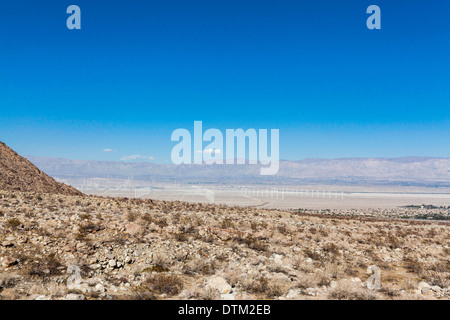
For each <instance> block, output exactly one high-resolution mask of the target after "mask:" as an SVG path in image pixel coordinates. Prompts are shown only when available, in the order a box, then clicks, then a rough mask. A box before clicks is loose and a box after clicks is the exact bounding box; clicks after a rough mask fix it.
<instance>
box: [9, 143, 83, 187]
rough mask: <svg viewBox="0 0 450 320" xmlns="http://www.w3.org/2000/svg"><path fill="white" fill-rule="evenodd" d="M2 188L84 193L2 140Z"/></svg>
mask: <svg viewBox="0 0 450 320" xmlns="http://www.w3.org/2000/svg"><path fill="white" fill-rule="evenodd" d="M0 190H7V191H22V192H38V193H54V194H64V195H82V193H81V192H79V191H78V190H76V189H75V188H73V187H70V186H68V185H65V184H63V183H59V182H57V181H55V180H54V179H53V178H51V177H49V176H48V175H46V174H45V173H44V172H42V171H41V170H39V169H38V168H37V167H36V166H35V165H33V164H32V163H31V162H30V161H28V160H27V159H25V158H23V157H21V156H20V155H18V154H17V153H16V152H14V151H13V150H12V149H11V148H9V147H8V146H7V145H5V144H4V143H3V142H0Z"/></svg>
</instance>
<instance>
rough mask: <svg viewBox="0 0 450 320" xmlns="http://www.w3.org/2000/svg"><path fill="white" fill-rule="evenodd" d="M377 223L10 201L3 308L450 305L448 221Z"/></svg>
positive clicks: (2, 243)
mask: <svg viewBox="0 0 450 320" xmlns="http://www.w3.org/2000/svg"><path fill="white" fill-rule="evenodd" d="M378 214H379V212H375V211H371V210H365V211H363V210H360V211H359V212H354V213H353V214H352V216H349V213H348V212H340V211H329V212H327V214H326V215H319V214H317V213H314V212H309V211H302V212H294V211H290V212H289V211H281V210H264V209H258V208H243V207H226V206H215V205H209V204H189V203H183V202H165V201H155V200H141V199H126V198H101V197H94V196H84V197H79V196H64V195H63V196H61V195H54V194H45V195H40V194H36V193H21V192H10V191H8V192H6V191H0V300H18V299H35V300H49V299H52V300H63V299H66V300H73V299H81V300H84V299H88V300H97V299H102V300H103V299H140V300H142V299H196V300H199V299H224V300H225V299H227V300H233V299H236V300H239V299H279V300H291V299H299V300H303V299H358V300H363V299H402V300H403V299H450V260H449V257H450V243H449V240H448V239H450V229H449V225H448V224H447V223H445V222H437V221H418V220H417V216H424V215H425V216H435V215H442V214H443V212H441V210H440V209H425V208H417V209H414V208H403V209H401V210H399V211H398V212H397V214H398V216H402V217H403V216H406V217H411V219H404V220H400V219H387V218H375V217H374V216H377V215H378ZM384 214H385V216H392V217H395V212H394V211H391V212H384ZM370 216H372V217H370ZM414 217H416V218H414ZM368 270H369V271H370V273H368ZM374 270H375V271H376V270H379V271H380V272H381V274H380V273H378V274H379V275H380V278H379V279H380V289H376V288H373V287H369V285H368V282H367V280H368V279H369V277H370V276H371V274H372V273H373V271H374Z"/></svg>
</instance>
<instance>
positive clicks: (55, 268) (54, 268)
mask: <svg viewBox="0 0 450 320" xmlns="http://www.w3.org/2000/svg"><path fill="white" fill-rule="evenodd" d="M27 269H28V274H29V275H30V276H32V277H38V278H41V279H42V280H44V281H45V280H48V278H50V277H52V276H57V275H61V274H62V271H63V269H64V268H63V265H62V263H61V262H60V260H59V259H58V258H57V257H56V255H55V254H49V255H48V256H45V257H43V258H41V259H37V260H36V259H35V260H33V261H32V263H31V264H30V265H29V266H28V268H27Z"/></svg>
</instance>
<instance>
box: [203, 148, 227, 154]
mask: <svg viewBox="0 0 450 320" xmlns="http://www.w3.org/2000/svg"><path fill="white" fill-rule="evenodd" d="M197 153H203V154H213V153H214V154H221V153H222V150H220V149H213V148H209V149H205V150H203V152H202V151H201V150H197Z"/></svg>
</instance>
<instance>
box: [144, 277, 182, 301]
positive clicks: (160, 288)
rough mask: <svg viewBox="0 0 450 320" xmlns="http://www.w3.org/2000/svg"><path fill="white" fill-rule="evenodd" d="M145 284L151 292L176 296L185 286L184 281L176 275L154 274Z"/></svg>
mask: <svg viewBox="0 0 450 320" xmlns="http://www.w3.org/2000/svg"><path fill="white" fill-rule="evenodd" d="M145 286H147V287H148V288H149V289H150V290H151V292H154V293H157V294H166V295H168V296H174V295H177V294H178V293H179V292H180V291H181V289H182V288H183V282H182V281H181V279H180V278H178V277H177V276H175V275H166V274H152V275H151V276H149V277H148V278H147V279H146V280H145Z"/></svg>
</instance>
